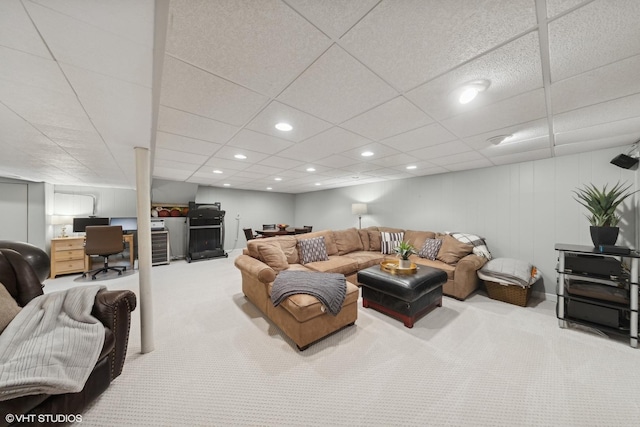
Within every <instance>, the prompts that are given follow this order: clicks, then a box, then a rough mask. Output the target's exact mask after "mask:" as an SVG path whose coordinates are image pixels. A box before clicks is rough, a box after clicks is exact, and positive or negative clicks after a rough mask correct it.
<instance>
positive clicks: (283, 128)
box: [276, 122, 293, 132]
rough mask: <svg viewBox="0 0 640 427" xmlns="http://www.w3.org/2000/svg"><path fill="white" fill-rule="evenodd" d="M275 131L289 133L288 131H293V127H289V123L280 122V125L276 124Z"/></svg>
mask: <svg viewBox="0 0 640 427" xmlns="http://www.w3.org/2000/svg"><path fill="white" fill-rule="evenodd" d="M276 129H278V130H281V131H283V132H289V131H290V130H292V129H293V126H291V125H290V124H289V123H285V122H280V123H276Z"/></svg>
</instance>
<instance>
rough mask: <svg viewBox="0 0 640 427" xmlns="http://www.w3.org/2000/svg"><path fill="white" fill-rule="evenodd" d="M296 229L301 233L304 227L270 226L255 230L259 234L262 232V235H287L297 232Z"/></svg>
mask: <svg viewBox="0 0 640 427" xmlns="http://www.w3.org/2000/svg"><path fill="white" fill-rule="evenodd" d="M296 230H298V233H300V232H301V231H300V230H302V227H287V228H270V229H266V230H255V232H256V233H257V234H260V235H261V236H262V237H273V236H286V235H290V234H297V233H296Z"/></svg>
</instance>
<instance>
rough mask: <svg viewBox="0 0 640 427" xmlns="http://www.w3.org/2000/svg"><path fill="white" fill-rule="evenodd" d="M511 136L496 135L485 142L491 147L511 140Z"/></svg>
mask: <svg viewBox="0 0 640 427" xmlns="http://www.w3.org/2000/svg"><path fill="white" fill-rule="evenodd" d="M512 136H513V135H512V134H509V135H496V136H492V137H491V138H489V139H487V142H488V143H490V144H491V145H500V144H502V143H503V142H505V141H506V140H507V139H509V138H511V137H512Z"/></svg>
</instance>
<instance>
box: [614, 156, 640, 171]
mask: <svg viewBox="0 0 640 427" xmlns="http://www.w3.org/2000/svg"><path fill="white" fill-rule="evenodd" d="M611 163H612V164H614V165H616V166H619V167H621V168H623V169H631V168H632V167H634V166H635V165H637V164H638V159H634V158H633V157H630V156H627V155H626V154H620V155H618V156H616V157H614V158H613V160H611Z"/></svg>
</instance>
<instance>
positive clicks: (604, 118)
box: [553, 94, 640, 133]
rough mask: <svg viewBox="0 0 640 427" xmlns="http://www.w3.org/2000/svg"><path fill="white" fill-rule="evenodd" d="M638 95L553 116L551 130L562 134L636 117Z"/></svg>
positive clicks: (638, 101)
mask: <svg viewBox="0 0 640 427" xmlns="http://www.w3.org/2000/svg"><path fill="white" fill-rule="evenodd" d="M639 111H640V94H636V95H630V96H626V97H623V98H619V99H615V100H612V101H608V102H603V103H600V104H596V105H591V106H588V107H585V108H580V109H577V110H573V111H568V112H566V113H562V114H555V115H554V116H553V129H554V131H555V132H557V133H563V132H567V131H571V130H576V129H579V128H585V127H590V126H593V125H596V124H601V123H607V122H615V121H618V120H623V119H628V118H632V117H638V115H639V113H638V112H639Z"/></svg>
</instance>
